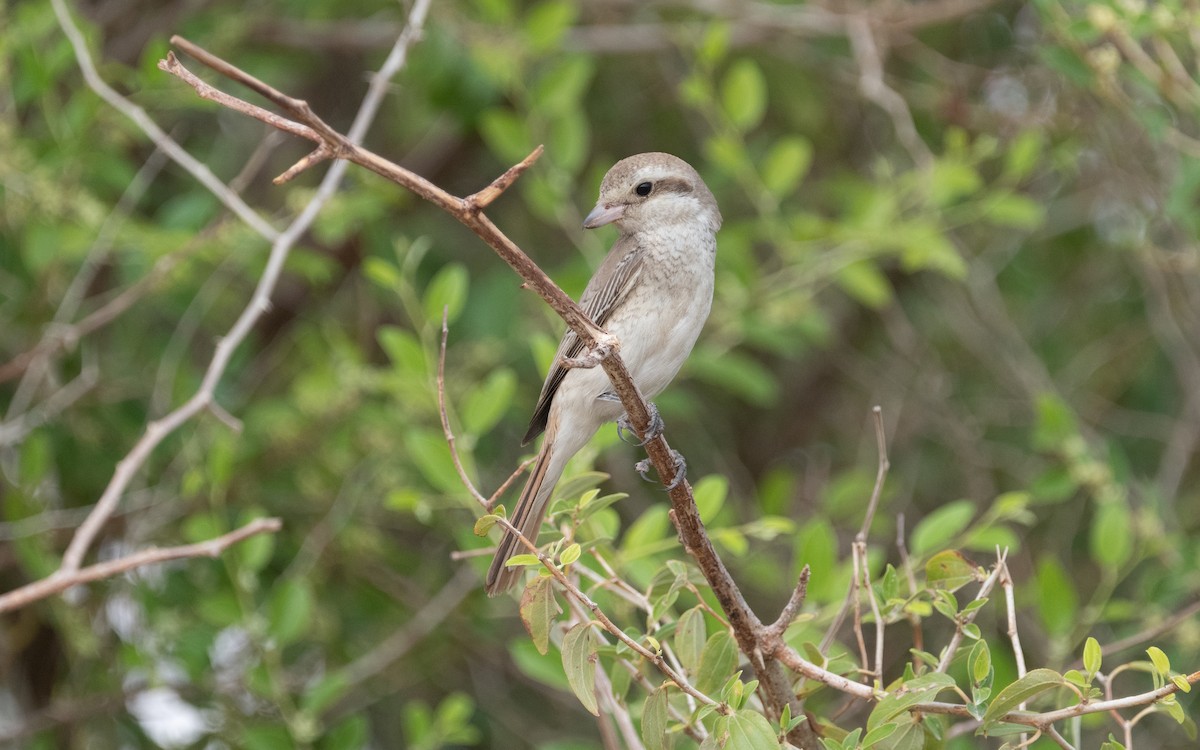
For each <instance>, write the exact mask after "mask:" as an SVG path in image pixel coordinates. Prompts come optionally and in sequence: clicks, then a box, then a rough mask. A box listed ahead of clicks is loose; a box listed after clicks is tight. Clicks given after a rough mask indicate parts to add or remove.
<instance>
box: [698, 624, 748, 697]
mask: <svg viewBox="0 0 1200 750" xmlns="http://www.w3.org/2000/svg"><path fill="white" fill-rule="evenodd" d="M737 654H738V650H737V644H736V643H734V641H733V636H731V635H730V634H729V631H727V630H724V629H722V630H718V631H717V632H715V633H713V634H712V636H711V637H710V638H709V639H708V642H707V643H705V644H704V650H703V651H701V653H700V668H699V670H697V673H696V689H697V690H699V691H700V692H701V693H704V694H705V695H712V694H713V693H715V692H716V691H717V690H719V689H720V688H721V686H722V685H724V684H725V682H726V681H727V680H728V679H729V675H731V674H733V671H734V669H735V668H736V667H737Z"/></svg>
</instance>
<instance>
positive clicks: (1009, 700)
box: [983, 669, 1065, 726]
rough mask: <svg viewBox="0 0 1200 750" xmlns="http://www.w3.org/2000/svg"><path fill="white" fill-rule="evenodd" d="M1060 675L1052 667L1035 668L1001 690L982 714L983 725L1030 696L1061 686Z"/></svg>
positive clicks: (996, 718)
mask: <svg viewBox="0 0 1200 750" xmlns="http://www.w3.org/2000/svg"><path fill="white" fill-rule="evenodd" d="M1064 682H1065V681H1064V680H1063V677H1062V675H1060V674H1059V673H1058V672H1055V671H1054V670H1052V669H1035V670H1033V671H1032V672H1030V673H1028V674H1027V675H1025V676H1024V677H1022V678H1021V679H1019V680H1017V681H1016V682H1014V683H1012V684H1011V685H1008V686H1007V687H1005V688H1004V689H1003V690H1001V691H1000V692H999V693H998V694H997V695H996V698H995V699H994V700H993V701H992V704H991V705H990V706H988V709H987V711H986V712H985V713H984V715H983V723H984V726H987V725H988V724H993V723H995V722H997V721H999V720H1000V719H1001V717H1003V716H1004V715H1005V714H1007V713H1008V712H1009V711H1012V710H1014V709H1016V708H1017V706H1019V705H1021V704H1022V703H1024V702H1025V701H1028V700H1029V699H1030V698H1033V697H1034V696H1036V695H1039V694H1041V693H1044V692H1045V691H1047V690H1051V689H1053V688H1056V687H1059V686H1061V685H1062V684H1063V683H1064Z"/></svg>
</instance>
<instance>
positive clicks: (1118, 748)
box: [1100, 734, 1125, 750]
mask: <svg viewBox="0 0 1200 750" xmlns="http://www.w3.org/2000/svg"><path fill="white" fill-rule="evenodd" d="M1100 750H1125V746H1124V745H1122V744H1121V743H1120V742H1117V739H1116V738H1115V737H1113V736H1112V735H1111V734H1110V735H1108V740H1106V741H1105V742H1103V743H1102V744H1101V745H1100Z"/></svg>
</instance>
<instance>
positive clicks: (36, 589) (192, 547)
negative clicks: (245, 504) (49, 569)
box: [0, 518, 283, 613]
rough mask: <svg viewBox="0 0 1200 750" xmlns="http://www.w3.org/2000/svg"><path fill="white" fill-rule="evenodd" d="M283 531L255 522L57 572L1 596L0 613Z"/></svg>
mask: <svg viewBox="0 0 1200 750" xmlns="http://www.w3.org/2000/svg"><path fill="white" fill-rule="evenodd" d="M281 528H283V522H282V521H280V520H279V519H278V518H258V519H255V520H254V521H251V522H250V523H248V524H246V525H245V526H243V527H241V528H240V529H236V530H235V531H231V532H229V533H228V534H224V535H222V536H219V537H216V538H215V539H209V540H208V541H204V542H196V543H195V544H184V545H180V546H178V547H151V548H149V549H144V550H142V551H140V552H135V553H133V554H131V555H127V556H125V557H120V558H117V559H116V560H108V561H105V562H102V563H96V564H95V565H89V566H88V567H86V568H81V569H79V570H73V571H67V570H64V569H60V570H59V571H58V572H56V573H54V574H52V575H50V576H49V577H47V578H43V579H41V580H38V581H34V582H33V583H30V584H27V585H25V586H22V587H20V588H18V589H13V590H12V591H9V592H8V593H6V594H4V595H2V596H0V613H3V612H8V611H10V610H14V609H20V608H21V607H25V606H27V605H29V604H32V603H33V602H36V601H39V600H41V599H45V598H46V597H48V596H53V595H54V594H59V593H62V592H63V591H66V590H67V589H69V588H71V587H72V586H78V585H80V584H84V583H91V582H93V581H99V580H101V579H104V578H112V577H113V576H115V575H119V574H121V573H124V572H126V571H130V570H133V569H134V568H140V567H143V566H145V565H152V564H154V563H161V562H167V561H169V560H181V559H185V558H190V557H217V556H218V555H220V554H221V553H222V552H224V551H225V550H226V549H227V548H228V547H230V546H231V545H234V544H237V543H238V542H240V541H242V540H243V539H248V538H249V537H252V536H254V535H255V534H264V533H274V532H276V531H279V529H281Z"/></svg>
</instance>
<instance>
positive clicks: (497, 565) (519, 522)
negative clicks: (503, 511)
mask: <svg viewBox="0 0 1200 750" xmlns="http://www.w3.org/2000/svg"><path fill="white" fill-rule="evenodd" d="M554 448H555V446H554V439H553V435H551V434H549V433H547V435H546V439H545V440H543V441H542V450H541V452H540V453H538V457H537V463H535V464H534V466H533V473H532V474H530V475H529V481H528V482H526V483H525V489H524V490H522V491H521V498H520V499H519V500H518V501H517V508H516V510H514V511H513V514H512V516H511V517H510V518H509V521H510V522H511V523H512V525H513V526H516V527H517V528H518V529H520V531H521V535H522V536H524V537H525V538H526V539H528V540H529V541H531V542H533V543H534V544H536V543H537V537H538V531H539V530H540V529H541V527H542V520H543V519H544V518H545V517H546V508H547V507H548V506H549V505H550V495H551V494H552V493H553V492H554V485H556V484H558V478H559V477H560V476H562V472H563V466H564V465H565V463H566V462H565V461H555V460H553V459H554V453H555V450H554ZM568 458H569V457H568ZM524 551H525V549H524V545H522V544H521V543H520V541H519V540H518V539H517V537H516V536H515V535H514V534H513V533H512V532H510V531H505V532H504V536H503V537H502V538H501V539H500V547H499V548H498V549H497V550H496V556H495V557H493V558H492V566H491V567H490V568H488V573H487V584H486V587H487V593H488V596H495V595H496V594H500V593H503V592H505V591H508V590H509V589H510V588H512V585H513V584H514V583H516V581H517V579H518V578H520V577H521V573H522V572H524V568H522V567H515V568H509V567H506V566H505V565H504V563H505V562H507V561H508V558H510V557H512V556H513V555H514V554H518V553H521V552H524Z"/></svg>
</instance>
